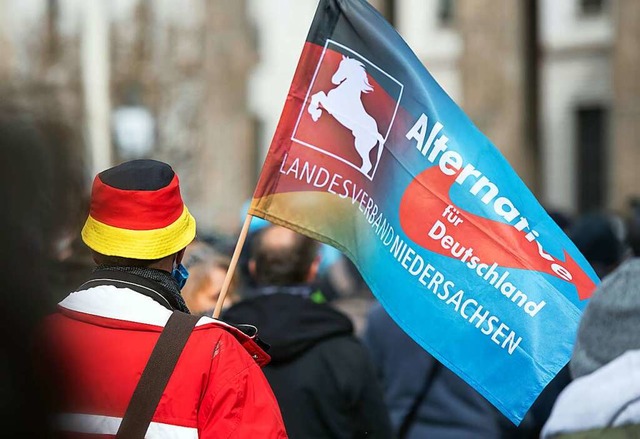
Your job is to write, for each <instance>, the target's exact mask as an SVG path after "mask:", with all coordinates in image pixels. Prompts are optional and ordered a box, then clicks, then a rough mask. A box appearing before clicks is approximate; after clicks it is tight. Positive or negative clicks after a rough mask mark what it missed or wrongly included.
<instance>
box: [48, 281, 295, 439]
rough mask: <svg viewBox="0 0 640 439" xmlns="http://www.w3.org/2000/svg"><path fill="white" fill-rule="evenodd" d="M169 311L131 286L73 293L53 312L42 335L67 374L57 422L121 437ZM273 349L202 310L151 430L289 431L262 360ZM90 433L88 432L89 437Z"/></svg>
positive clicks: (227, 434) (177, 433) (190, 433)
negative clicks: (122, 425)
mask: <svg viewBox="0 0 640 439" xmlns="http://www.w3.org/2000/svg"><path fill="white" fill-rule="evenodd" d="M170 314H171V311H170V310H168V309H167V308H165V307H163V306H162V305H161V304H160V303H158V302H155V301H154V300H152V299H151V298H149V297H146V296H144V295H142V294H139V293H137V292H135V291H132V290H130V289H128V288H116V287H115V286H110V285H102V286H97V287H94V288H90V289H87V290H83V291H78V292H75V293H72V294H71V295H69V296H68V297H67V298H66V299H64V300H63V301H62V302H60V304H59V312H58V313H57V314H54V315H52V316H50V317H49V318H47V320H46V321H45V324H44V330H45V331H44V335H43V337H44V340H45V343H46V344H47V346H48V347H49V349H50V350H51V351H52V357H53V367H54V368H55V373H56V374H57V375H56V376H57V377H61V379H63V380H64V383H65V386H66V388H67V389H68V391H67V392H65V396H64V402H63V403H62V404H63V410H62V413H59V414H58V415H57V416H56V419H55V423H56V426H57V428H58V429H60V430H62V431H64V432H68V433H69V434H68V437H75V438H77V437H83V438H84V437H92V438H93V437H113V435H115V433H116V432H117V430H118V426H119V425H120V422H121V420H122V416H123V415H124V412H125V410H126V408H127V404H128V403H129V400H130V399H131V395H132V394H133V390H134V389H135V387H136V385H137V383H138V380H139V379H140V375H141V374H142V370H143V369H144V367H145V365H146V363H147V360H148V358H149V355H150V354H151V351H152V349H153V347H154V345H155V343H156V341H157V339H158V337H159V335H160V332H161V331H162V328H163V326H164V325H165V323H166V322H167V320H168V318H169V316H170ZM268 361H269V357H268V356H267V355H266V354H265V353H264V352H263V351H262V350H261V349H260V348H259V347H258V346H257V345H256V343H255V342H254V341H253V340H252V339H251V338H249V337H248V336H246V335H245V334H243V333H242V332H241V331H239V330H237V329H236V328H234V327H232V326H229V325H226V324H224V323H222V322H219V321H215V320H213V319H210V318H207V317H203V318H201V319H200V321H199V322H198V325H197V326H196V328H195V329H194V331H193V333H192V334H191V336H190V338H189V340H188V342H187V345H186V346H185V349H184V351H183V352H182V355H181V356H180V359H179V360H178V363H177V365H176V369H175V370H174V372H173V375H172V376H171V378H170V380H169V383H168V384H167V387H166V389H165V392H164V394H163V395H162V399H161V400H160V403H159V405H158V408H157V410H156V412H155V414H154V416H153V421H152V423H151V425H150V427H149V430H148V432H147V436H146V437H147V438H169V437H170V438H224V439H232V438H286V437H287V435H286V433H285V429H284V425H283V422H282V418H281V415H280V410H279V408H278V405H277V402H276V400H275V398H274V396H273V393H272V391H271V388H270V387H269V384H268V383H267V381H266V379H265V377H264V375H263V374H262V371H261V370H260V366H261V365H264V364H266V363H267V362H268ZM87 434H88V435H87Z"/></svg>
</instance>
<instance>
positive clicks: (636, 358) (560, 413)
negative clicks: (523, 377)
mask: <svg viewBox="0 0 640 439" xmlns="http://www.w3.org/2000/svg"><path fill="white" fill-rule="evenodd" d="M639 327H640V258H632V259H629V260H627V261H626V262H624V263H623V264H622V265H621V266H620V267H619V268H618V269H617V270H616V271H614V272H613V273H611V274H610V275H609V276H607V277H606V278H605V279H604V280H603V282H602V283H601V284H600V285H599V286H598V288H597V290H596V292H595V293H594V295H593V297H592V298H591V300H590V302H589V304H588V305H587V308H586V310H585V312H584V314H583V316H582V320H581V321H580V327H579V329H578V337H577V340H576V344H575V346H574V350H573V355H572V357H571V361H570V363H569V368H570V370H571V375H572V377H573V379H574V381H573V382H572V383H571V384H570V385H569V386H568V387H567V388H566V389H565V390H564V391H563V392H562V394H561V395H560V397H559V398H558V401H557V402H556V404H555V406H554V408H553V411H552V413H551V417H550V418H549V421H548V422H547V424H546V425H545V427H544V429H543V431H542V437H543V438H550V439H551V438H553V439H564V438H566V439H569V438H578V437H579V438H596V437H598V438H600V437H602V438H608V437H611V438H617V437H621V438H622V437H624V438H627V437H629V438H631V437H634V438H635V437H640V337H639V336H638V328H639Z"/></svg>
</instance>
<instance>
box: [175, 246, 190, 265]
mask: <svg viewBox="0 0 640 439" xmlns="http://www.w3.org/2000/svg"><path fill="white" fill-rule="evenodd" d="M186 249H187V248H186V247H185V248H183V249H182V250H180V251H179V252H178V253H176V265H180V264H182V259H183V258H184V252H185V250H186Z"/></svg>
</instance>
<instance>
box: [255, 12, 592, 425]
mask: <svg viewBox="0 0 640 439" xmlns="http://www.w3.org/2000/svg"><path fill="white" fill-rule="evenodd" d="M249 213H251V214H252V215H255V216H259V217H262V218H265V219H268V220H270V221H272V222H275V223H277V224H281V225H284V226H286V227H290V228H293V229H295V230H297V231H299V232H301V233H304V234H306V235H309V236H311V237H314V238H316V239H318V240H321V241H323V242H326V243H329V244H331V245H333V246H335V247H336V248H338V249H340V250H341V251H343V252H344V253H345V254H346V255H347V256H348V257H349V258H350V259H351V260H352V261H353V262H354V263H355V265H356V266H357V267H358V269H359V270H360V272H361V274H362V275H363V277H364V279H365V280H366V281H367V283H368V285H369V286H370V288H371V289H372V291H373V292H374V294H375V295H376V297H377V298H378V300H379V301H380V302H381V303H382V305H383V306H384V307H385V309H386V310H387V312H388V313H389V314H390V315H391V316H392V317H393V319H394V320H395V321H396V322H397V323H398V324H399V325H400V326H401V327H402V328H403V330H404V331H406V332H407V333H408V334H409V335H410V336H411V337H412V338H413V339H414V340H416V342H418V343H419V344H420V345H421V346H422V347H423V348H424V349H426V350H427V351H428V352H430V353H431V354H432V355H433V356H434V357H435V358H437V359H438V360H439V361H440V362H442V363H443V364H444V365H445V366H446V367H448V368H449V369H451V370H452V371H454V372H455V373H457V374H458V375H459V376H460V377H461V378H463V379H464V380H465V381H467V382H468V383H469V384H470V385H472V386H473V387H474V388H475V389H477V390H478V391H479V392H480V393H481V394H482V395H484V396H485V397H486V398H487V399H488V400H489V401H490V402H492V403H493V404H494V405H495V406H496V407H498V408H499V409H500V410H501V411H502V412H503V413H504V414H505V415H506V416H507V417H508V418H509V419H511V420H512V421H513V422H514V423H516V424H517V423H519V422H520V421H521V420H522V418H523V416H524V414H525V413H526V412H527V410H528V409H529V407H530V406H531V404H532V403H533V401H534V400H535V399H536V397H537V396H538V395H539V394H540V392H541V391H542V389H543V388H544V387H545V386H546V385H547V384H548V383H549V381H550V380H551V379H552V378H553V377H554V376H555V375H556V374H557V373H558V371H559V370H560V369H561V368H562V367H563V366H564V365H565V364H566V363H567V361H568V360H569V358H570V355H571V350H572V346H573V342H574V338H575V333H576V330H577V326H578V321H579V319H580V316H581V313H582V310H583V309H584V307H585V306H586V303H587V301H588V298H589V297H590V295H591V294H592V292H593V290H594V288H595V285H596V283H597V282H598V279H597V276H596V275H595V273H594V272H593V270H592V269H591V267H590V266H589V265H588V263H587V262H586V260H585V259H584V257H583V256H582V255H581V254H580V253H579V252H578V250H577V249H576V248H575V246H574V245H573V244H572V243H571V242H570V240H569V239H568V238H567V237H566V236H565V235H564V233H563V232H562V231H561V230H560V229H559V228H558V227H557V226H556V224H555V223H554V222H553V221H552V220H551V218H550V217H549V216H548V215H547V213H546V212H545V211H544V209H543V208H542V207H541V205H540V204H539V203H538V202H537V200H536V199H535V197H534V196H533V195H532V194H531V192H530V191H529V190H528V189H527V187H526V186H525V185H524V184H523V183H522V181H521V180H520V179H519V178H518V176H517V175H516V174H515V172H514V171H513V169H512V168H511V167H510V166H509V164H508V163H507V161H506V160H505V159H504V157H503V156H502V155H501V154H500V152H499V151H498V149H496V148H495V147H494V146H493V145H492V144H491V142H490V141H489V140H488V139H487V138H486V137H485V136H484V135H483V134H482V133H481V132H480V131H478V129H477V128H476V127H475V126H474V125H473V123H472V122H471V121H470V120H469V119H468V118H467V116H466V115H465V114H464V113H463V112H462V111H461V110H460V108H459V107H458V106H457V105H456V104H455V103H454V102H453V101H452V100H451V99H450V98H449V96H447V94H446V93H445V92H444V91H443V90H442V88H440V86H439V85H438V84H437V82H436V81H435V80H434V79H433V78H432V77H431V75H430V74H429V72H428V71H427V70H426V69H425V67H424V66H423V65H422V64H421V62H420V61H419V60H418V58H417V57H416V56H415V55H414V54H413V53H412V51H411V50H410V49H409V47H408V46H407V45H406V43H405V42H404V41H403V40H402V38H401V37H400V36H399V35H398V34H397V33H396V31H395V30H394V29H393V28H392V27H391V26H390V25H389V24H388V23H387V22H386V21H385V20H384V18H383V17H381V16H380V15H379V13H378V12H377V11H376V10H375V9H374V8H372V7H371V6H370V5H369V4H368V3H367V2H365V1H364V0H321V1H320V4H319V6H318V10H317V12H316V15H315V18H314V20H313V24H312V26H311V30H310V32H309V35H308V37H307V41H306V44H305V46H304V50H303V53H302V56H301V58H300V62H299V64H298V68H297V71H296V74H295V76H294V79H293V83H292V85H291V89H290V91H289V95H288V97H287V100H286V102H285V107H284V110H283V113H282V116H281V120H280V123H279V125H278V128H277V130H276V133H275V136H274V139H273V142H272V145H271V148H270V150H269V153H268V155H267V158H266V161H265V164H264V167H263V171H262V174H261V176H260V180H259V182H258V186H257V188H256V191H255V193H254V198H253V201H252V204H251V206H250V210H249ZM416 385H418V383H416Z"/></svg>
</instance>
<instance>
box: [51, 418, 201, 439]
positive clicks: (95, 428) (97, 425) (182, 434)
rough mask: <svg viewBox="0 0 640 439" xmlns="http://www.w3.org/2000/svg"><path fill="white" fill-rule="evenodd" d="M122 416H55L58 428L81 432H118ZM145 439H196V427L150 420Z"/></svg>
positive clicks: (112, 433)
mask: <svg viewBox="0 0 640 439" xmlns="http://www.w3.org/2000/svg"><path fill="white" fill-rule="evenodd" d="M121 422H122V418H115V417H113V416H101V415H89V414H83V413H64V414H60V415H57V416H56V422H55V425H56V427H57V429H58V430H61V431H67V432H72V433H83V434H109V435H115V434H116V433H117V432H118V428H119V427H120V423H121ZM145 438H146V439H155V438H162V439H197V438H198V429H197V428H192V427H182V426H180V425H171V424H163V423H160V422H152V423H151V424H150V425H149V429H148V430H147V434H146V435H145Z"/></svg>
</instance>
